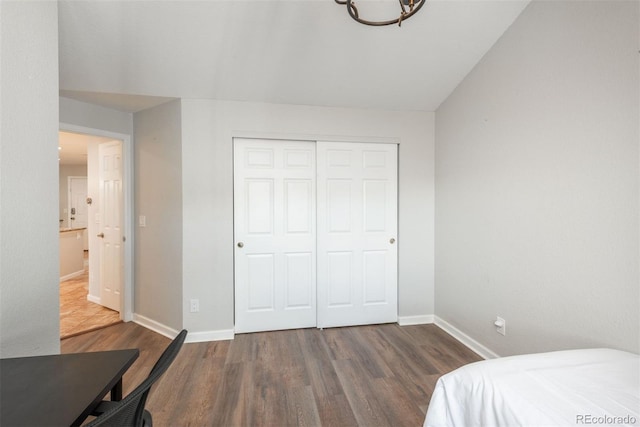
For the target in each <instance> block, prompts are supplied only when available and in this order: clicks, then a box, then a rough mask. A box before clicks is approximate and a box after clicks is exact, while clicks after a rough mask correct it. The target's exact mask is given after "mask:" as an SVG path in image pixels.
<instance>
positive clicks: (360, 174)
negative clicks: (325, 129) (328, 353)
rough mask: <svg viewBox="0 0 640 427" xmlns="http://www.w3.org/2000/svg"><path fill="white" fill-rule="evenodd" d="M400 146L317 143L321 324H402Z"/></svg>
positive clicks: (319, 306)
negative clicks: (399, 254) (400, 288)
mask: <svg viewBox="0 0 640 427" xmlns="http://www.w3.org/2000/svg"><path fill="white" fill-rule="evenodd" d="M397 164H398V163H397V146H396V145H395V144H365V143H336V142H318V143H317V169H318V175H317V191H318V201H317V203H318V213H317V215H318V261H317V262H318V277H317V281H318V283H317V286H318V327H333V326H347V325H361V324H375V323H388V322H397V319H398V307H397V305H398V302H397V301H398V290H397V287H398V284H397V263H398V261H397V259H398V250H397V249H398V244H397V242H396V239H397V211H398V210H397V200H398V197H397V188H398V184H397V179H398V178H397V176H398V172H397V167H398V166H397Z"/></svg>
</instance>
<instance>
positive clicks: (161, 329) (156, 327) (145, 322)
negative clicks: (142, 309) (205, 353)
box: [133, 313, 180, 339]
mask: <svg viewBox="0 0 640 427" xmlns="http://www.w3.org/2000/svg"><path fill="white" fill-rule="evenodd" d="M133 321H134V322H135V323H137V324H138V325H140V326H144V327H145V328H147V329H150V330H152V331H153V332H157V333H159V334H160V335H164V336H165V337H167V338H171V339H174V338H175V337H176V336H177V335H178V332H180V331H177V330H175V329H173V328H170V327H168V326H166V325H163V324H162V323H160V322H156V321H155V320H152V319H149V318H148V317H145V316H143V315H141V314H137V313H133Z"/></svg>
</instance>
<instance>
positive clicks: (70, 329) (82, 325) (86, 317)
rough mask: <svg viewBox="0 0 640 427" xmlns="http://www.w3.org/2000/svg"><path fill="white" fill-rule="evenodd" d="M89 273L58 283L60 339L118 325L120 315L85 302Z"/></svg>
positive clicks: (86, 271)
mask: <svg viewBox="0 0 640 427" xmlns="http://www.w3.org/2000/svg"><path fill="white" fill-rule="evenodd" d="M88 283H89V271H88V270H85V272H84V273H83V274H82V275H80V276H77V277H74V278H73V279H69V280H65V281H64V282H61V283H60V339H65V338H69V337H72V336H75V335H78V334H82V333H85V332H88V331H93V330H96V329H99V328H103V327H105V326H108V325H113V324H114V323H120V322H121V320H120V313H118V312H117V311H113V310H109V309H108V308H106V307H103V306H101V305H99V304H96V303H93V302H91V301H87V289H88V288H87V286H88Z"/></svg>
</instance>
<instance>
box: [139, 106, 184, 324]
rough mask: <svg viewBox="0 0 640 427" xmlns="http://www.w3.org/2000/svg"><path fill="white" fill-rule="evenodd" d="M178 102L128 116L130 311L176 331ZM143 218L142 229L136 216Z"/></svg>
mask: <svg viewBox="0 0 640 427" xmlns="http://www.w3.org/2000/svg"><path fill="white" fill-rule="evenodd" d="M180 117H181V105H180V101H172V102H169V103H166V104H162V105H160V106H158V107H155V108H151V109H148V110H144V111H141V112H139V113H136V114H135V115H134V123H135V130H134V138H135V141H136V143H135V146H134V151H135V155H134V156H135V172H134V173H135V191H134V194H135V218H136V221H135V222H134V224H136V233H135V234H136V239H135V252H134V254H135V260H136V261H135V270H134V283H135V284H136V285H135V289H134V300H135V303H134V312H135V313H136V315H138V316H144V317H145V318H146V319H149V320H151V321H152V322H157V323H160V324H161V325H163V326H166V327H169V328H172V329H176V330H180V329H182V173H183V169H182V168H183V165H182V155H181V150H182V136H181V119H180ZM140 215H144V216H145V217H146V227H140V226H138V221H137V219H138V217H139V216H140Z"/></svg>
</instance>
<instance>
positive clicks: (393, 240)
mask: <svg viewBox="0 0 640 427" xmlns="http://www.w3.org/2000/svg"><path fill="white" fill-rule="evenodd" d="M395 242H396V239H394V238H393V237H392V238H391V239H389V243H391V244H392V245H393V244H394V243H395Z"/></svg>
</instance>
